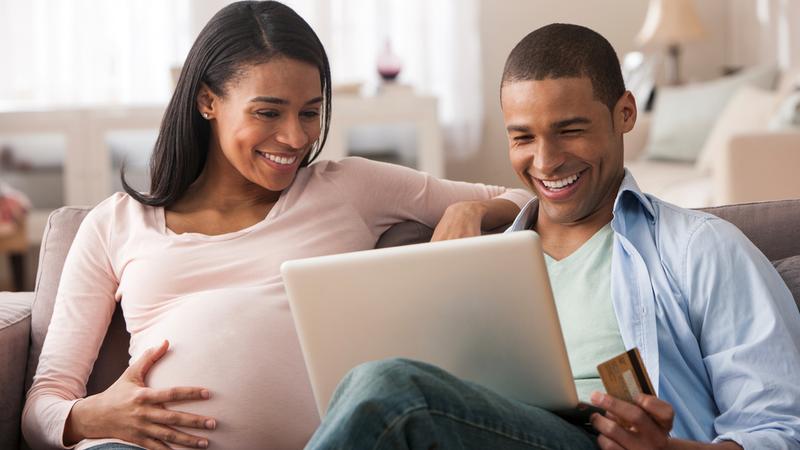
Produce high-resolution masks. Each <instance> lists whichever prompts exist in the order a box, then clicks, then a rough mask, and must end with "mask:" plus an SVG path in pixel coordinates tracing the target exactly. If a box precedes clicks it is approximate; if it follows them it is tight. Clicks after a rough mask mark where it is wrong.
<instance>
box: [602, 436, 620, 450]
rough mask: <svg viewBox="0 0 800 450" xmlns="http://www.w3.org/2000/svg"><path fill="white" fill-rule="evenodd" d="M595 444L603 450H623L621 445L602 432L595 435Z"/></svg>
mask: <svg viewBox="0 0 800 450" xmlns="http://www.w3.org/2000/svg"><path fill="white" fill-rule="evenodd" d="M597 446H598V447H600V448H601V449H603V450H625V449H624V448H623V447H622V446H621V445H619V444H617V443H616V442H614V441H613V440H611V439H610V438H608V437H606V436H604V435H602V434H601V435H600V436H597Z"/></svg>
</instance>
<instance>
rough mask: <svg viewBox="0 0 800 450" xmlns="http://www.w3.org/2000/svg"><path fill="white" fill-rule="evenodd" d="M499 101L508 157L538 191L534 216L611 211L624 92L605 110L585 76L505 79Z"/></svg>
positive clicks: (630, 105) (563, 217) (578, 216)
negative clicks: (506, 137)
mask: <svg viewBox="0 0 800 450" xmlns="http://www.w3.org/2000/svg"><path fill="white" fill-rule="evenodd" d="M501 104H502V108H503V117H504V121H505V125H506V131H507V133H508V144H509V155H510V158H511V164H512V166H513V167H514V171H515V172H516V173H517V176H519V177H520V178H521V179H522V181H523V182H524V183H525V184H526V185H527V186H528V187H529V188H530V189H531V190H533V192H534V193H536V195H537V196H538V197H539V208H540V213H539V220H548V221H550V222H552V223H557V224H563V225H569V224H578V223H581V222H582V221H584V220H586V219H587V218H589V217H590V216H592V215H593V214H595V213H598V211H601V210H604V208H607V209H608V213H610V212H611V208H612V207H613V202H614V199H615V197H616V194H617V190H618V188H619V183H620V182H621V181H622V177H623V173H624V171H623V150H622V134H623V133H626V132H627V131H629V130H630V129H631V128H633V123H634V122H635V120H636V104H635V102H634V100H633V96H631V94H630V93H628V92H626V93H625V95H623V96H622V97H621V98H620V100H619V101H618V102H617V105H616V107H615V108H614V111H609V110H608V107H607V106H606V105H605V104H604V103H602V102H601V101H600V100H598V99H596V98H595V96H594V92H593V90H592V83H591V81H590V80H589V78H588V77H581V78H559V79H545V80H539V81H531V80H526V81H512V82H508V83H506V84H504V85H503V87H502V90H501Z"/></svg>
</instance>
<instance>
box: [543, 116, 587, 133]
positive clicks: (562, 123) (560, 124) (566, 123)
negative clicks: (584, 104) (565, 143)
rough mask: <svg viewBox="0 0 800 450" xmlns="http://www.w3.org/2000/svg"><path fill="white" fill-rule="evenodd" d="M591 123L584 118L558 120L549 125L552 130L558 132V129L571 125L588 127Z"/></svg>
mask: <svg viewBox="0 0 800 450" xmlns="http://www.w3.org/2000/svg"><path fill="white" fill-rule="evenodd" d="M591 123H592V121H591V120H589V119H588V118H586V117H572V118H570V119H565V120H559V121H558V122H553V123H552V124H550V128H552V129H553V130H558V129H560V128H566V127H569V126H572V125H589V124H591Z"/></svg>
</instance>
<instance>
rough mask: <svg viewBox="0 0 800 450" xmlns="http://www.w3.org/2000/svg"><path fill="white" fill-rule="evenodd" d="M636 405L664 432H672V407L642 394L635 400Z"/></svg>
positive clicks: (653, 397) (673, 412) (673, 415)
mask: <svg viewBox="0 0 800 450" xmlns="http://www.w3.org/2000/svg"><path fill="white" fill-rule="evenodd" d="M636 404H637V405H639V406H640V407H641V408H642V409H643V410H645V411H646V412H647V413H648V414H650V417H652V418H653V420H655V422H656V423H657V424H658V426H659V427H661V428H662V429H663V430H665V431H670V430H672V422H673V420H674V418H675V411H674V410H673V409H672V405H670V404H669V403H667V402H665V401H664V400H661V399H659V398H658V397H655V396H652V395H646V394H642V395H639V396H638V397H637V398H636Z"/></svg>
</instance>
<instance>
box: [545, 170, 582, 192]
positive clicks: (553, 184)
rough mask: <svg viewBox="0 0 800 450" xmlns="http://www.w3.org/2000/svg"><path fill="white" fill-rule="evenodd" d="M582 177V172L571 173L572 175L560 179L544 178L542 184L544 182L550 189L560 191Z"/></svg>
mask: <svg viewBox="0 0 800 450" xmlns="http://www.w3.org/2000/svg"><path fill="white" fill-rule="evenodd" d="M580 177H581V174H580V173H576V174H574V175H570V176H568V177H566V178H562V179H560V180H555V181H547V180H542V184H544V186H545V187H546V188H547V189H550V190H553V191H558V190H561V189H564V188H565V187H567V186H569V185H570V184H572V183H574V182H576V181H578V178H580Z"/></svg>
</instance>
